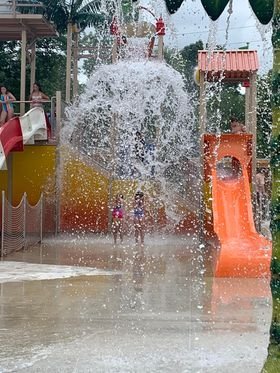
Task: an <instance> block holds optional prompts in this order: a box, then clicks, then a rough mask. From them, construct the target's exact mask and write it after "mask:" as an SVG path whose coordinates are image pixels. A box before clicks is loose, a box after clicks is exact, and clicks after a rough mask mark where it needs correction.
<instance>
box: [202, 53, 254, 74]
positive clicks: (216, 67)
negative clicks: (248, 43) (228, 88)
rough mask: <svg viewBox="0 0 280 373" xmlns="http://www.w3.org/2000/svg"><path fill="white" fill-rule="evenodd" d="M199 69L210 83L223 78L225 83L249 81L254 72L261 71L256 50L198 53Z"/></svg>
mask: <svg viewBox="0 0 280 373" xmlns="http://www.w3.org/2000/svg"><path fill="white" fill-rule="evenodd" d="M198 68H199V71H201V72H203V73H205V75H206V79H207V80H208V81H213V80H217V79H219V78H221V77H223V81H244V80H248V78H249V77H250V74H251V73H252V72H257V71H258V69H259V61H258V55H257V51H255V50H248V49H243V50H240V49H239V50H228V51H223V50H214V51H211V52H210V51H207V50H202V51H198Z"/></svg>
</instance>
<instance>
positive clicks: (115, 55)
mask: <svg viewBox="0 0 280 373" xmlns="http://www.w3.org/2000/svg"><path fill="white" fill-rule="evenodd" d="M117 61H118V41H117V37H115V38H114V42H113V48H112V63H116V62H117Z"/></svg>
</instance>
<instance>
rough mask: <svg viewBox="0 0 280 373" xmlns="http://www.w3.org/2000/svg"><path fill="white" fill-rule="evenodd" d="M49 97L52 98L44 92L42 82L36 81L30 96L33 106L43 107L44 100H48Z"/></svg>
mask: <svg viewBox="0 0 280 373" xmlns="http://www.w3.org/2000/svg"><path fill="white" fill-rule="evenodd" d="M49 99H50V98H49V97H48V96H47V95H45V93H43V92H42V89H41V86H40V84H39V83H34V84H33V89H32V92H31V94H30V97H29V101H31V105H30V106H31V108H34V107H43V103H44V101H48V100H49Z"/></svg>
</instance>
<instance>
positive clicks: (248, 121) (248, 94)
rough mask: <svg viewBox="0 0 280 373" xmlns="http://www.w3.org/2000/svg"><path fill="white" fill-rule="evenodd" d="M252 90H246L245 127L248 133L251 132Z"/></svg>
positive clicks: (247, 88) (248, 88)
mask: <svg viewBox="0 0 280 373" xmlns="http://www.w3.org/2000/svg"><path fill="white" fill-rule="evenodd" d="M250 100H251V88H250V87H246V88H245V127H246V131H247V132H251V113H250Z"/></svg>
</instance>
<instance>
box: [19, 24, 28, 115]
mask: <svg viewBox="0 0 280 373" xmlns="http://www.w3.org/2000/svg"><path fill="white" fill-rule="evenodd" d="M26 47H27V36H26V30H25V29H24V30H22V31H21V68H20V101H25V99H26V97H25V84H26ZM24 113H25V103H24V102H22V103H21V104H20V115H23V114H24Z"/></svg>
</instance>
